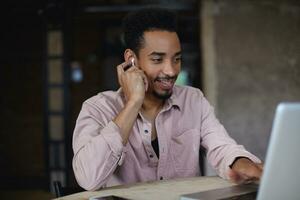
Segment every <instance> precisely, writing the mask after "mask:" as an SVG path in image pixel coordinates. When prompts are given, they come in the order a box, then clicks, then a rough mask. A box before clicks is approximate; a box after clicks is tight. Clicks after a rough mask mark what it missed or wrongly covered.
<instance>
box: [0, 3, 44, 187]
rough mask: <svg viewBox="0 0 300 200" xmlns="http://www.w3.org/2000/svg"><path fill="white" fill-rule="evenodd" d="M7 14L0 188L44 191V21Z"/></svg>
mask: <svg viewBox="0 0 300 200" xmlns="http://www.w3.org/2000/svg"><path fill="white" fill-rule="evenodd" d="M6 11H8V13H7V14H6V16H5V17H4V18H3V19H5V20H4V21H5V22H4V23H2V24H1V33H0V38H1V45H0V88H1V98H0V107H1V111H0V113H1V114H0V140H1V142H0V186H1V187H17V186H20V185H23V186H24V187H31V186H33V185H35V186H34V187H43V186H44V185H43V183H45V182H44V180H45V178H46V174H45V171H44V169H45V165H44V151H43V150H44V143H43V104H42V103H43V90H42V89H43V88H42V87H43V84H42V83H43V82H42V80H43V77H42V75H43V73H42V72H43V71H42V69H43V29H42V22H41V19H40V18H39V17H38V16H37V15H36V16H31V15H28V14H24V15H14V14H15V13H14V12H13V11H15V9H12V8H11V10H6Z"/></svg>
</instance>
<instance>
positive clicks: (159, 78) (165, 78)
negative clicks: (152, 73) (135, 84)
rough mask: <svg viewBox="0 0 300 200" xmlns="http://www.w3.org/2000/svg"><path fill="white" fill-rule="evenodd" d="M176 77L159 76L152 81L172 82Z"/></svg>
mask: <svg viewBox="0 0 300 200" xmlns="http://www.w3.org/2000/svg"><path fill="white" fill-rule="evenodd" d="M176 78H177V76H161V77H157V78H155V79H154V81H173V80H176Z"/></svg>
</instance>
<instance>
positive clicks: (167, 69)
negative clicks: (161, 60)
mask: <svg viewBox="0 0 300 200" xmlns="http://www.w3.org/2000/svg"><path fill="white" fill-rule="evenodd" d="M163 73H164V74H165V75H168V76H170V77H173V76H175V75H176V74H177V73H178V66H177V64H174V63H173V62H172V61H169V62H166V63H165V65H164V68H163Z"/></svg>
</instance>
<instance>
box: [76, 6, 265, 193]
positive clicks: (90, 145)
mask: <svg viewBox="0 0 300 200" xmlns="http://www.w3.org/2000/svg"><path fill="white" fill-rule="evenodd" d="M124 40H125V43H126V47H127V49H126V50H125V52H124V59H125V62H124V63H122V64H120V65H119V66H118V67H117V73H118V80H119V83H120V86H121V88H120V89H119V90H118V91H117V92H113V91H106V92H102V93H99V94H98V95H96V96H94V97H92V98H90V99H88V100H87V101H85V102H84V103H83V107H82V110H81V112H80V114H79V117H78V120H77V124H76V127H75V130H74V136H73V149H74V158H73V169H74V173H75V176H76V179H77V181H78V183H79V185H80V186H81V187H83V188H85V189H86V190H96V189H99V188H101V187H106V186H112V185H116V184H126V183H135V182H140V181H150V180H162V179H171V178H177V177H193V176H198V175H199V171H200V169H199V149H200V145H201V146H203V147H204V148H205V149H206V151H207V158H208V161H209V162H210V163H211V165H212V166H213V167H214V168H215V170H216V171H217V173H218V174H219V175H220V176H221V177H223V178H228V179H231V180H233V181H235V182H237V183H244V182H249V181H253V180H258V179H259V178H260V176H261V173H262V168H261V165H260V164H257V163H260V160H259V159H258V158H256V157H255V156H254V155H252V154H250V153H249V152H247V151H246V150H245V149H244V148H243V147H242V146H240V145H237V144H236V143H235V141H234V140H233V139H232V138H230V137H229V136H228V134H227V132H226V130H225V129H224V128H223V126H222V125H221V124H220V123H219V121H218V120H217V119H216V117H215V115H214V113H213V108H212V107H211V106H210V105H209V103H208V102H207V100H206V99H205V98H204V96H203V94H202V92H201V91H200V90H199V89H196V88H192V87H187V86H185V87H182V86H175V85H174V83H175V80H176V77H177V75H178V74H179V72H180V68H181V47H180V41H179V38H178V35H177V33H176V18H175V17H174V15H173V14H172V13H171V12H169V11H166V10H160V9H144V10H141V11H138V12H135V13H132V14H129V15H128V16H127V17H126V18H125V19H124Z"/></svg>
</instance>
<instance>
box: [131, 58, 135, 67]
mask: <svg viewBox="0 0 300 200" xmlns="http://www.w3.org/2000/svg"><path fill="white" fill-rule="evenodd" d="M130 61H131V66H132V67H135V64H134V58H133V57H132V58H130Z"/></svg>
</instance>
